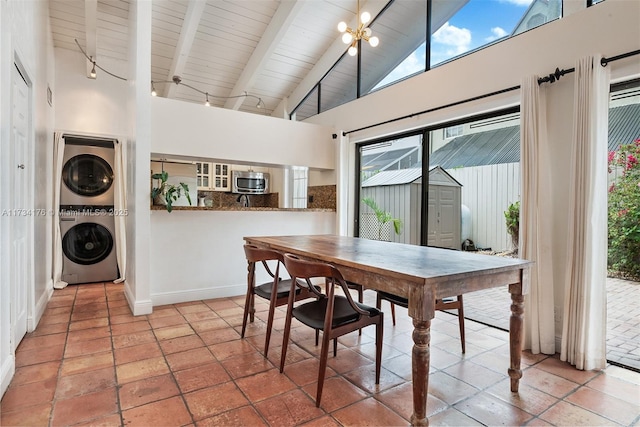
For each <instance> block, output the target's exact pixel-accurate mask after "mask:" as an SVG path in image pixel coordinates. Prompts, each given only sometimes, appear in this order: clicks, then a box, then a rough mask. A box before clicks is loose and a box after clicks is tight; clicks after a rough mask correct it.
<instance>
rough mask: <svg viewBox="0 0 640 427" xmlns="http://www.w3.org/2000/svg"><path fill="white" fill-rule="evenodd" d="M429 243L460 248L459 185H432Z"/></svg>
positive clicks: (430, 191)
mask: <svg viewBox="0 0 640 427" xmlns="http://www.w3.org/2000/svg"><path fill="white" fill-rule="evenodd" d="M427 244H428V245H429V246H438V247H441V248H452V249H460V201H459V193H458V188H457V187H448V186H435V185H432V186H430V188H429V239H428V241H427Z"/></svg>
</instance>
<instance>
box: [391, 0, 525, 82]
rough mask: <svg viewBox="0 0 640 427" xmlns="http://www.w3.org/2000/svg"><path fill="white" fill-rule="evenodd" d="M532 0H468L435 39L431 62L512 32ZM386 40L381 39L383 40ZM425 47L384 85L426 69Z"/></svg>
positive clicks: (434, 62) (437, 33) (435, 35)
mask: <svg viewBox="0 0 640 427" xmlns="http://www.w3.org/2000/svg"><path fill="white" fill-rule="evenodd" d="M531 1H532V0H469V2H468V3H467V4H466V5H465V6H464V7H463V8H462V9H460V10H459V11H458V13H456V14H455V15H454V16H452V17H451V19H449V21H447V22H446V23H445V24H444V25H443V26H442V27H441V28H439V29H438V30H437V31H436V32H435V33H434V34H433V38H432V49H431V63H432V64H438V63H440V62H442V61H444V60H446V59H449V58H451V57H453V56H456V55H459V54H461V53H464V52H468V51H470V50H473V49H475V48H477V47H480V46H483V45H485V44H487V43H489V42H491V41H493V40H495V39H498V38H500V37H503V36H506V35H508V34H510V33H511V32H512V31H513V29H514V27H515V26H516V24H517V23H518V22H519V21H520V19H521V18H522V16H523V15H524V13H525V12H526V10H527V8H528V7H529V4H530V3H531ZM382 42H383V41H382V40H381V43H382ZM424 62H425V46H424V45H422V46H420V47H419V48H418V49H417V50H416V51H415V52H414V53H413V54H412V55H410V56H409V57H408V58H407V59H406V60H405V61H404V62H403V63H402V64H400V65H399V66H398V68H396V70H395V71H393V72H392V73H391V74H389V76H388V77H387V78H385V79H384V81H383V82H381V85H383V84H385V83H387V82H391V81H395V80H397V79H399V78H402V77H405V76H407V75H410V74H413V73H415V72H417V71H420V70H423V69H424Z"/></svg>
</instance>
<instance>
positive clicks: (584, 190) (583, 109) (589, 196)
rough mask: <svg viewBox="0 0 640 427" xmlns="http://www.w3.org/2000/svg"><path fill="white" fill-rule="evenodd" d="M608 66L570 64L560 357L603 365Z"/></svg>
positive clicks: (584, 365)
mask: <svg viewBox="0 0 640 427" xmlns="http://www.w3.org/2000/svg"><path fill="white" fill-rule="evenodd" d="M608 115H609V69H608V68H605V67H601V66H600V56H592V57H587V58H582V59H579V60H578V61H577V63H576V66H575V84H574V114H573V133H572V138H571V144H572V149H571V158H570V159H569V167H570V170H571V174H570V176H571V183H570V185H571V192H570V194H569V197H570V200H569V212H568V215H569V216H568V218H569V221H568V228H567V232H568V233H567V234H568V236H567V242H568V248H567V254H568V257H567V272H566V281H565V296H564V319H563V327H562V351H561V354H560V359H561V360H563V361H568V362H569V363H571V364H572V365H575V366H576V368H578V369H584V370H591V369H603V368H605V366H606V362H607V361H606V339H605V337H606V326H607V315H606V309H607V293H606V278H607V136H608Z"/></svg>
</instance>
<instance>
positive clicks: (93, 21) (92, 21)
mask: <svg viewBox="0 0 640 427" xmlns="http://www.w3.org/2000/svg"><path fill="white" fill-rule="evenodd" d="M97 31H98V0H84V32H85V35H84V40H85V43H86V46H85V52H86V53H87V56H89V57H91V58H93V60H94V61H96V50H97V45H98V40H97ZM86 64H87V77H90V75H91V69H92V68H93V63H92V62H91V61H89V60H88V59H87V63H86Z"/></svg>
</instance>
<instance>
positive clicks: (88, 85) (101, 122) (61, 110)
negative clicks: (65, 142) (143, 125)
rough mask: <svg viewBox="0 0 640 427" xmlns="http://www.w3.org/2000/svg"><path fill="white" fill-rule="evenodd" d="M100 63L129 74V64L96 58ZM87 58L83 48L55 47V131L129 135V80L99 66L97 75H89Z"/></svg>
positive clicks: (117, 72) (118, 73)
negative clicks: (93, 76) (115, 76)
mask: <svg viewBox="0 0 640 427" xmlns="http://www.w3.org/2000/svg"><path fill="white" fill-rule="evenodd" d="M97 59H98V61H99V63H100V66H102V67H104V68H105V69H107V70H109V71H110V72H112V73H114V74H116V75H118V76H121V77H125V78H126V77H127V75H128V74H129V73H128V69H127V63H126V62H124V61H117V60H114V59H110V58H97ZM85 62H86V59H85V57H84V55H83V54H82V52H80V50H79V49H78V50H69V49H61V48H56V49H55V66H56V92H55V101H56V118H55V124H56V130H61V131H68V132H74V133H78V134H83V135H84V134H88V135H104V136H109V137H118V136H121V135H126V134H127V117H128V116H127V108H126V106H127V88H128V84H127V82H126V81H122V80H119V79H116V78H114V77H111V76H109V75H107V74H105V73H103V72H101V71H100V70H99V69H98V70H97V77H96V78H95V79H90V78H88V77H87V76H86V65H85Z"/></svg>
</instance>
